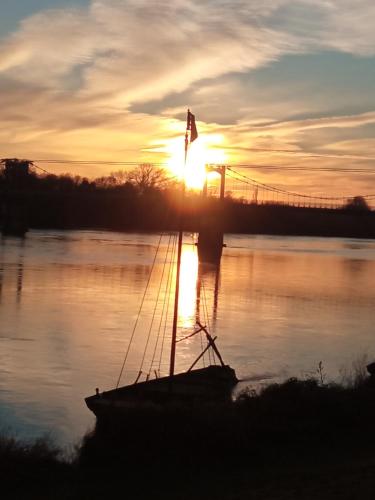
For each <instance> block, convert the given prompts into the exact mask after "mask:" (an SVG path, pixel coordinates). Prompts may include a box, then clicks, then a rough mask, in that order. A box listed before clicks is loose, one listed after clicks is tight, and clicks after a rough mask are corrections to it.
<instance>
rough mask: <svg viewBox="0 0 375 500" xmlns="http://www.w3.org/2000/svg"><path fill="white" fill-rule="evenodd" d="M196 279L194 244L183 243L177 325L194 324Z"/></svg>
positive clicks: (196, 263) (190, 325)
mask: <svg viewBox="0 0 375 500" xmlns="http://www.w3.org/2000/svg"><path fill="white" fill-rule="evenodd" d="M197 280H198V253H197V249H196V246H195V245H183V247H182V252H181V273H180V296H179V301H178V319H179V326H180V327H182V328H191V327H193V326H194V325H195V309H196V294H197Z"/></svg>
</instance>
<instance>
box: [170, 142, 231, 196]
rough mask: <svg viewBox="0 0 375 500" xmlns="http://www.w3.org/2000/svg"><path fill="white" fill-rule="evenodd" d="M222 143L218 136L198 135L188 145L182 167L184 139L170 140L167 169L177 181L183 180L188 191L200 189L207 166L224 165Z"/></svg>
mask: <svg viewBox="0 0 375 500" xmlns="http://www.w3.org/2000/svg"><path fill="white" fill-rule="evenodd" d="M223 142H224V140H223V137H222V136H221V135H220V134H207V135H200V136H199V137H198V139H196V140H195V141H194V142H193V143H192V144H190V145H189V150H188V155H187V160H186V166H184V156H185V152H184V151H185V143H184V138H177V139H171V140H170V141H169V142H168V144H167V145H166V152H167V155H168V159H167V164H168V168H169V170H170V171H171V173H172V174H173V175H175V176H176V178H178V179H182V178H184V179H185V185H186V187H187V188H188V189H197V190H199V189H202V188H203V186H204V183H205V180H206V168H205V166H206V165H207V164H210V163H211V164H212V163H225V160H226V155H225V152H224V150H223V149H221V148H220V145H222V144H223Z"/></svg>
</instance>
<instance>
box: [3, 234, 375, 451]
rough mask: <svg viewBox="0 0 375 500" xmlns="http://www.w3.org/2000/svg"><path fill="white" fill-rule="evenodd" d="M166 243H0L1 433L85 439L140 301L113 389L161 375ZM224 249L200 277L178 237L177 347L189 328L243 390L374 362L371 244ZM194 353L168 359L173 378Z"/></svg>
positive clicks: (289, 241) (374, 256)
mask: <svg viewBox="0 0 375 500" xmlns="http://www.w3.org/2000/svg"><path fill="white" fill-rule="evenodd" d="M173 239H174V236H173V235H172V236H171V235H166V236H164V237H163V238H162V239H161V240H160V236H159V235H157V234H128V233H126V234H122V233H115V232H102V231H31V232H29V233H28V234H27V237H26V238H25V239H24V240H20V239H17V238H6V239H5V238H3V239H2V240H1V241H0V427H1V428H0V431H3V432H4V431H6V432H11V433H13V434H15V435H17V436H19V437H22V438H32V437H36V436H40V435H49V436H51V437H52V438H53V439H55V440H56V441H57V442H58V443H59V444H72V443H74V442H75V441H77V440H78V439H79V438H80V437H81V436H82V435H83V434H84V433H85V432H86V431H87V430H89V429H90V428H91V427H92V426H93V423H94V418H93V416H92V415H91V413H90V412H89V410H88V409H87V408H86V406H85V404H84V401H83V398H84V397H85V396H87V395H91V394H93V393H94V391H95V388H96V387H99V388H100V390H106V389H110V388H113V387H114V386H115V385H116V382H117V379H118V377H119V373H120V370H121V366H122V363H123V360H124V355H125V353H126V351H127V349H128V346H129V340H130V338H131V336H132V332H133V328H134V325H135V323H136V321H137V318H138V311H139V308H140V305H141V303H142V298H143V297H144V300H143V307H142V314H141V315H140V317H139V320H138V323H137V328H136V329H135V333H134V336H133V340H132V342H131V344H130V350H129V354H128V357H127V362H126V365H125V368H124V371H123V374H122V378H121V384H125V383H128V382H132V381H134V380H135V378H136V377H137V375H138V373H139V370H140V367H141V365H142V375H141V379H144V378H145V377H146V376H147V374H150V376H154V373H155V371H156V373H158V374H159V373H160V374H161V375H163V374H166V373H167V371H168V362H169V358H168V357H169V343H170V320H165V317H166V316H168V318H169V316H170V315H169V314H168V315H167V314H166V313H167V311H168V308H169V311H168V312H171V310H172V304H171V301H169V296H170V295H171V293H172V292H171V291H170V286H169V284H170V283H169V282H170V281H171V279H172V278H171V279H169V278H170V276H171V273H173V269H174V266H173V255H172V242H173V241H172V240H173ZM225 241H226V244H227V247H226V248H225V249H224V252H223V257H222V261H221V266H220V269H217V268H215V267H212V266H207V265H206V266H199V265H198V259H197V255H196V247H195V246H194V244H193V243H194V242H193V238H192V235H190V234H185V236H184V246H183V252H182V269H181V296H180V303H179V311H180V314H179V325H180V333H179V335H180V337H184V336H187V335H189V333H191V332H192V331H193V327H194V324H195V321H196V319H197V318H198V319H199V320H200V321H201V322H202V323H204V324H205V325H207V326H209V328H210V330H211V333H212V334H213V335H214V336H217V337H218V339H217V343H218V346H219V348H220V350H221V353H222V355H223V357H224V360H225V362H226V363H228V364H230V365H231V366H232V367H234V368H235V369H236V372H237V375H239V376H240V377H241V378H243V379H245V382H243V383H242V385H250V386H259V384H265V383H270V382H273V381H279V380H283V379H285V378H288V377H292V376H298V377H306V376H309V375H311V374H316V370H317V367H318V364H319V362H320V361H322V363H323V372H324V376H325V377H326V380H332V379H335V380H337V379H339V378H340V376H342V373H343V371H345V370H346V371H347V370H350V366H351V363H352V362H353V361H355V360H358V359H361V358H363V356H364V355H367V357H368V359H369V360H371V359H373V358H374V357H375V323H374V319H375V312H374V311H375V309H374V306H375V241H374V240H350V239H333V238H332V239H328V238H305V237H281V236H280V237H271V236H248V235H246V236H245V235H226V238H225ZM157 248H159V251H158V253H157V254H156V250H157ZM171 262H172V264H171ZM151 270H152V273H151ZM150 273H151V274H150ZM162 278H163V279H162ZM168 281H169V282H168ZM147 283H148V288H147V291H146V293H145V290H146V285H147ZM197 296H198V298H199V300H198V301H197ZM156 297H159V301H158V302H156V300H155V299H156ZM168 304H169V305H168ZM201 341H202V340H201V338H200V336H199V335H196V336H194V337H191V338H189V339H187V340H186V341H184V342H180V343H179V344H178V345H177V371H178V370H183V369H186V368H188V367H189V366H190V364H191V363H192V362H193V360H194V358H195V357H196V356H197V355H198V354H199V352H200V348H201ZM146 346H147V349H146V350H145V347H146ZM142 359H143V363H142ZM204 361H205V363H206V364H208V363H209V362H210V361H212V359H211V360H210V359H208V357H207V356H206V359H205V360H204Z"/></svg>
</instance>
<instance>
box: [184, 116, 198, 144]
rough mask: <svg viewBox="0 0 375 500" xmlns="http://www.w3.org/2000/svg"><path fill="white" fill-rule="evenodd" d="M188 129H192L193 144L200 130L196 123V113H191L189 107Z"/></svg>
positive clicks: (191, 140) (191, 138) (191, 139)
mask: <svg viewBox="0 0 375 500" xmlns="http://www.w3.org/2000/svg"><path fill="white" fill-rule="evenodd" d="M186 130H190V144H191V143H192V142H193V141H195V139H196V138H197V137H198V131H197V126H196V124H195V115H193V113H190V109H188V112H187V122H186Z"/></svg>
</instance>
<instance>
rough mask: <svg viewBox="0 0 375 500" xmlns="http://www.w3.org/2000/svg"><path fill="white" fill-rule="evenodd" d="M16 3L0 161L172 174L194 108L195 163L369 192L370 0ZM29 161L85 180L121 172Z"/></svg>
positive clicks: (1, 95) (4, 50) (1, 30)
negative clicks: (128, 166)
mask: <svg viewBox="0 0 375 500" xmlns="http://www.w3.org/2000/svg"><path fill="white" fill-rule="evenodd" d="M27 5H28V7H27V8H26V7H25V6H12V5H11V4H8V5H7V6H6V7H5V8H3V9H2V20H1V22H0V90H1V92H0V109H1V114H0V121H1V127H0V157H24V158H29V159H32V160H38V159H62V160H90V161H125V162H126V161H132V162H145V161H147V162H155V163H164V162H166V163H167V165H169V166H171V165H173V169H172V170H175V167H174V165H175V163H176V162H178V161H179V160H178V157H179V155H180V153H179V151H183V135H184V129H185V114H186V108H187V107H191V108H192V110H193V112H194V113H195V114H196V116H197V120H198V130H199V134H200V137H199V139H198V141H197V143H196V145H195V146H196V148H195V149H196V150H197V151H196V152H195V153H194V154H193V158H194V161H195V162H196V163H200V164H202V163H204V162H206V161H208V162H220V163H221V162H227V163H231V164H239V163H246V164H250V165H254V168H252V169H251V170H246V171H245V170H243V173H246V174H248V175H250V176H251V177H253V178H256V179H257V180H259V181H263V182H267V183H270V184H273V185H277V186H280V187H285V188H287V189H290V190H297V191H299V192H304V193H314V194H317V193H319V194H329V195H350V194H365V193H371V192H375V187H373V186H374V179H375V175H374V174H373V173H372V172H373V165H374V158H375V140H374V137H375V135H374V132H375V109H374V104H373V95H374V90H375V88H374V81H375V69H374V68H375V64H374V62H375V58H374V55H375V35H374V30H373V19H374V18H375V5H374V4H373V2H372V1H370V0H358V1H357V2H355V5H353V2H349V0H340V1H339V0H331V1H330V2H326V1H325V0H314V1H312V0H311V1H310V0H272V1H271V0H262V1H260V0H255V1H253V2H248V1H245V0H234V1H232V2H229V1H222V0H220V1H219V0H205V1H203V2H202V1H198V0H179V1H177V2H173V4H172V3H171V2H167V1H166V0H160V1H159V2H149V1H146V0H137V1H136V0H106V1H104V0H95V1H94V0H92V1H90V0H70V1H69V2H68V1H67V0H66V1H65V0H51V1H50V2H46V1H45V0H30V2H28V4H27ZM282 151H284V152H282ZM256 165H276V166H279V167H280V169H279V170H272V171H271V170H262V169H258V168H256ZM41 166H43V167H44V168H46V169H47V170H49V171H52V172H56V173H61V172H70V173H72V174H80V175H84V176H87V177H90V178H94V177H96V176H100V175H106V174H109V173H110V172H111V171H112V170H118V168H117V167H116V168H113V166H111V165H103V164H101V165H99V164H94V163H92V164H90V165H74V166H72V165H71V164H69V163H66V164H59V165H56V164H48V163H47V164H44V163H43V164H41ZM285 166H287V167H290V166H294V167H296V169H294V170H287V169H284V170H283V167H285ZM314 168H328V169H332V168H336V169H337V168H339V169H340V171H338V172H332V171H324V172H322V171H320V172H319V173H317V172H312V171H311V170H312V169H314ZM353 168H354V169H358V168H361V169H362V168H363V169H367V172H365V173H361V174H359V173H358V172H354V173H353V172H350V171H349V170H352V169H353Z"/></svg>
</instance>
